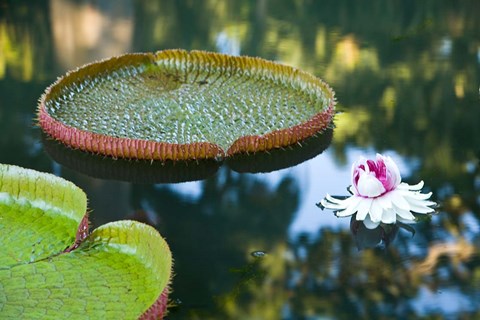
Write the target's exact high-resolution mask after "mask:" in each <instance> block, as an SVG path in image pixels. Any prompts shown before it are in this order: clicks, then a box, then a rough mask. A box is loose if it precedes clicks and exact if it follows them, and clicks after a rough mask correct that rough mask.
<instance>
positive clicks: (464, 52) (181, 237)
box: [0, 0, 480, 319]
mask: <svg viewBox="0 0 480 320" xmlns="http://www.w3.org/2000/svg"><path fill="white" fill-rule="evenodd" d="M124 2H125V4H126V6H124V8H127V10H123V11H122V12H120V13H118V11H115V8H114V7H113V6H111V7H110V6H108V5H106V4H105V3H103V2H102V1H98V2H88V1H63V2H59V1H54V0H52V1H39V2H35V4H34V5H32V4H31V3H30V2H28V1H20V2H14V1H4V2H2V3H1V4H0V35H1V36H0V48H1V50H0V97H1V106H0V161H1V162H7V163H13V164H18V165H22V166H28V167H33V168H36V169H41V170H48V169H49V168H50V166H51V162H50V160H49V159H48V158H47V157H46V155H45V154H44V153H43V151H42V150H41V148H39V145H38V144H37V142H38V141H39V135H38V134H39V131H38V130H35V129H33V128H32V122H33V121H32V119H33V117H34V115H33V112H34V110H35V105H36V100H37V99H38V97H39V96H40V94H41V92H42V91H43V89H44V88H45V86H46V85H48V84H49V83H51V82H52V81H53V80H54V79H55V77H56V76H57V75H60V74H63V73H64V72H65V71H66V70H67V69H72V68H74V67H76V66H79V65H81V64H83V63H85V62H88V61H92V60H95V59H99V58H101V57H106V56H111V55H115V54H119V53H122V52H123V51H155V50H158V49H164V48H183V49H205V50H213V51H215V50H218V49H219V48H224V49H225V48H229V46H228V45H226V46H225V47H222V46H219V43H218V42H219V41H218V39H219V34H223V35H226V39H227V44H235V43H237V44H238V46H239V48H240V52H241V53H242V54H247V55H258V56H261V57H263V58H266V59H274V60H275V59H276V60H280V61H282V62H284V63H287V64H291V65H294V66H296V67H300V68H302V69H305V70H306V71H309V72H311V73H314V74H316V75H317V76H319V77H321V78H323V79H325V80H326V81H327V82H329V83H330V84H331V85H332V86H333V88H334V89H335V91H336V93H337V98H338V100H339V107H340V108H341V109H342V111H343V112H344V113H342V114H340V115H339V116H338V117H337V123H336V125H337V128H336V130H335V132H334V141H333V144H332V146H331V148H332V151H333V154H334V155H335V157H336V160H337V162H338V163H345V161H346V155H347V151H348V150H350V149H351V148H352V147H353V148H360V149H373V150H375V151H384V150H394V151H396V152H397V153H399V154H400V155H401V156H403V157H405V158H406V159H407V160H409V161H411V164H412V165H411V169H412V176H411V177H409V179H411V180H412V181H418V180H420V179H423V180H425V181H426V182H428V183H427V184H428V186H429V187H430V188H431V189H432V190H433V191H434V192H435V194H436V195H437V197H438V199H437V200H438V201H439V202H442V203H443V208H442V209H441V212H440V214H439V216H438V217H437V218H436V219H434V220H432V221H425V222H422V223H421V224H419V225H417V226H416V234H415V236H414V238H413V239H412V238H411V235H410V234H409V233H408V232H407V233H405V232H404V233H402V232H399V235H398V237H397V239H395V241H394V242H393V243H392V244H391V245H390V247H389V248H388V249H386V250H383V251H382V250H378V249H368V250H364V251H360V252H358V250H357V249H356V247H355V243H354V241H353V240H352V238H351V236H350V235H349V233H348V232H347V231H341V230H340V231H339V230H328V229H322V230H321V236H319V237H318V238H315V239H311V240H309V241H306V242H301V241H300V240H298V241H293V243H288V239H287V236H286V232H287V228H288V225H289V223H290V222H291V220H292V219H293V217H294V214H295V210H296V208H297V205H298V203H299V201H300V199H301V195H302V189H301V188H300V187H299V185H298V181H299V180H300V178H299V177H289V178H286V179H285V180H284V181H283V183H282V184H281V186H282V187H278V188H277V189H273V190H269V189H268V188H267V187H266V186H265V185H264V183H262V180H261V176H258V177H257V176H250V175H245V176H236V175H232V174H230V173H225V172H224V170H226V169H224V170H222V171H221V172H220V174H219V175H217V176H216V177H213V178H210V179H208V180H206V181H205V182H204V183H202V185H201V187H202V193H201V194H202V196H201V197H200V198H199V199H198V200H196V201H189V200H188V198H187V199H183V198H182V197H181V196H180V195H179V194H178V193H176V192H175V191H174V189H169V188H162V189H159V190H158V189H155V188H153V187H152V186H138V185H127V184H114V186H115V187H117V188H118V189H121V190H123V191H124V192H125V193H126V194H127V195H129V197H130V198H131V199H128V196H127V197H126V199H127V200H128V201H127V202H129V203H130V206H132V207H135V208H137V207H140V204H141V202H142V201H146V200H148V201H150V202H151V203H152V207H153V211H154V212H156V214H157V218H159V220H160V222H159V229H162V233H164V234H166V235H167V240H168V241H169V243H170V245H171V247H172V251H173V254H174V257H175V261H176V264H175V273H176V275H177V276H176V278H175V279H174V282H173V290H174V291H173V294H172V295H173V296H174V297H177V298H179V299H180V300H182V301H183V304H181V305H180V306H179V307H177V308H176V309H174V310H172V313H171V318H172V319H184V318H189V319H225V318H231V319H248V318H250V319H252V318H255V317H256V318H262V319H281V317H282V314H283V315H284V318H286V319H298V318H302V317H304V318H305V317H308V316H312V317H313V316H325V317H331V318H338V319H343V318H345V319H346V318H351V317H352V315H357V316H358V317H359V318H364V319H372V318H380V317H382V318H384V319H395V318H405V317H409V318H425V317H427V316H428V315H430V318H434V317H435V315H437V316H438V318H440V317H442V316H446V314H442V311H441V309H439V310H438V311H435V310H434V309H429V308H430V307H431V308H435V307H438V302H435V301H438V300H435V299H436V298H438V297H441V292H452V291H451V290H456V291H453V292H454V294H451V293H450V295H449V297H450V298H452V299H454V300H450V301H457V300H455V299H458V297H460V296H463V297H464V299H466V301H467V302H468V303H467V304H464V305H463V307H464V309H463V312H457V313H454V314H452V315H451V316H452V317H455V318H460V317H463V318H464V319H475V318H478V317H479V316H480V315H479V314H478V311H475V310H478V309H479V307H480V306H479V305H478V296H479V288H480V259H479V255H478V249H477V248H478V246H479V245H480V243H479V241H480V240H479V237H478V228H477V229H476V228H475V226H478V224H479V218H480V206H479V201H478V199H479V197H480V183H479V181H480V169H479V159H480V149H479V146H480V123H479V121H480V120H479V119H480V114H479V113H480V108H479V107H478V106H479V103H480V101H479V95H478V86H479V82H480V67H479V60H478V54H479V53H478V52H479V50H480V49H479V48H480V33H479V30H480V20H479V19H478V12H480V7H479V6H480V2H478V1H475V0H461V1H455V2H452V1H446V0H445V1H439V0H427V1H421V2H418V1H417V2H412V1H407V2H401V3H400V2H394V1H382V0H375V1H366V0H362V1H347V0H343V1H333V0H328V1H308V0H305V1H293V0H292V1H283V2H282V3H281V4H277V3H273V2H269V1H266V0H259V1H253V0H251V1H241V2H240V1H238V2H233V1H232V2H229V1H225V2H224V1H214V0H209V1H203V2H199V1H175V2H173V1H156V2H152V1H134V2H130V1H124ZM60 6H61V9H62V10H59V8H60ZM117 10H118V9H117ZM116 12H117V13H116ZM87 27H88V28H87ZM58 30H72V33H71V34H70V35H68V34H67V35H64V36H62V35H59V34H58V32H59V31H58ZM80 31H82V32H85V31H89V32H90V33H88V34H87V36H82V37H80V36H79V33H80ZM98 35H100V36H98ZM82 39H84V40H85V39H86V40H88V41H82ZM106 39H108V41H107V40H106ZM223 39H225V36H224V37H223ZM233 47H234V46H233ZM347 170H348V169H347ZM64 173H65V174H69V175H71V177H69V178H70V179H71V180H73V181H75V182H76V183H77V181H80V183H79V185H82V188H84V189H85V190H86V191H87V193H89V194H92V193H94V190H97V189H96V188H97V186H98V185H99V184H101V183H100V182H99V181H98V180H94V179H87V178H85V177H84V176H82V175H79V174H76V173H73V172H70V171H67V170H64ZM326 183H328V182H326ZM111 185H112V184H108V186H111ZM112 189H113V188H112ZM118 189H114V190H118ZM104 192H105V193H104V194H101V195H99V196H98V198H103V199H105V198H109V199H111V200H109V201H110V202H101V200H99V199H97V200H95V199H92V202H91V203H90V205H91V207H92V208H93V209H94V210H96V212H95V214H96V215H97V216H99V221H98V223H101V222H103V221H101V220H102V218H100V217H101V215H102V214H103V215H104V218H103V219H104V220H105V219H118V214H117V213H112V212H110V211H111V209H110V211H108V209H104V208H103V207H102V206H101V204H104V205H105V206H106V207H112V206H113V205H114V204H115V203H116V202H118V196H117V197H115V194H113V193H114V192H113V191H110V192H108V191H104ZM321 196H322V195H319V199H320V197H321ZM232 199H234V200H232ZM105 203H106V204H105ZM122 203H123V202H122ZM312 206H314V204H313V203H312ZM118 212H121V211H118ZM115 214H116V215H117V216H114V215H115ZM467 218H468V219H467ZM302 248H303V249H302ZM412 248H413V249H415V250H413V251H412ZM253 250H266V251H267V253H268V254H267V256H266V257H264V258H262V259H261V260H259V261H258V262H256V261H252V259H253V258H252V257H251V256H250V255H249V254H250V252H251V251H253ZM305 250H306V251H305ZM303 251H305V252H306V253H307V254H306V255H302V254H299V252H303ZM235 270H237V271H238V270H240V271H242V272H232V271H235ZM423 288H429V290H431V292H433V295H432V300H431V301H430V303H429V304H426V303H425V304H424V305H423V306H424V307H425V308H424V309H418V308H417V309H416V308H415V301H419V299H417V297H418V295H419V292H423V291H422V290H424V289H423ZM449 290H450V291H449ZM287 306H288V307H287ZM289 314H290V317H288V315H289Z"/></svg>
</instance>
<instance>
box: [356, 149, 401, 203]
mask: <svg viewBox="0 0 480 320" xmlns="http://www.w3.org/2000/svg"><path fill="white" fill-rule="evenodd" d="M399 183H400V174H399V173H398V168H397V166H396V164H395V163H394V162H393V161H391V160H390V158H384V157H383V156H377V159H376V161H374V160H366V161H364V162H363V163H361V164H358V165H357V167H356V168H355V169H354V172H353V184H354V186H355V189H356V191H357V192H358V194H359V195H361V196H364V197H379V196H382V195H384V194H385V193H387V192H389V191H392V190H394V189H395V188H396V187H397V185H398V184H399ZM382 186H383V188H382Z"/></svg>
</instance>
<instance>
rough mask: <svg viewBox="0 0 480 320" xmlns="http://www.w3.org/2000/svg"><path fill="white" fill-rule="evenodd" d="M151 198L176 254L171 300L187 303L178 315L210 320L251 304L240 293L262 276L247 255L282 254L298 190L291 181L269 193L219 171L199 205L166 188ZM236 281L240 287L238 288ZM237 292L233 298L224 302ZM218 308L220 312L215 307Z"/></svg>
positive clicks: (244, 177) (247, 180)
mask: <svg viewBox="0 0 480 320" xmlns="http://www.w3.org/2000/svg"><path fill="white" fill-rule="evenodd" d="M142 195H143V196H145V192H142ZM148 197H149V201H150V202H151V203H152V205H153V206H155V208H156V211H158V212H159V213H160V219H161V221H162V225H163V226H164V228H165V229H164V230H163V229H162V232H163V233H164V235H165V237H166V238H167V239H168V241H169V245H170V248H171V250H172V252H174V258H175V260H176V263H175V273H176V274H177V276H176V277H175V279H174V281H173V296H174V297H178V298H180V299H181V300H182V302H183V306H181V307H180V308H179V309H178V310H177V313H180V314H179V315H178V316H179V317H180V318H181V313H182V312H189V319H196V318H195V317H198V319H210V318H209V317H211V316H212V315H216V316H218V318H221V314H222V312H226V313H228V312H229V311H228V310H229V309H231V308H236V306H235V304H238V303H240V302H241V304H239V306H243V305H244V304H248V303H249V301H251V299H250V296H249V295H247V296H245V295H244V293H242V289H243V288H244V287H245V286H247V287H250V286H251V285H252V284H253V283H257V281H258V280H261V279H262V278H263V277H261V276H257V275H256V274H255V270H257V265H256V264H252V265H250V266H248V259H247V258H249V257H250V256H249V255H248V253H249V252H252V251H254V250H259V249H260V250H265V251H266V252H267V255H268V256H270V253H271V252H276V251H277V250H278V248H277V246H279V245H280V244H279V243H282V242H283V240H282V239H283V237H284V234H285V232H286V230H287V227H288V224H289V222H290V220H291V217H292V214H293V212H294V211H295V209H296V208H297V205H298V198H297V197H298V187H297V186H296V184H295V182H294V180H292V179H291V178H289V177H287V178H284V179H283V180H282V181H281V182H280V183H279V184H278V186H277V187H276V188H275V189H270V188H269V187H268V186H267V185H266V184H265V183H264V182H261V181H260V180H257V179H251V178H250V177H249V176H247V175H238V174H235V173H233V172H231V171H229V170H227V169H226V168H221V169H220V172H219V176H217V178H211V179H208V180H206V181H205V183H204V185H203V192H202V195H201V197H200V198H199V199H198V200H197V201H196V202H195V203H185V202H184V201H182V200H181V199H180V198H178V196H177V195H176V194H174V193H171V192H170V191H169V190H168V189H160V191H155V193H154V194H152V195H151V196H148ZM165 203H167V204H168V206H165V205H164V204H165ZM272 255H274V254H272ZM250 258H251V257H250ZM245 266H246V267H245ZM277 267H278V268H280V270H279V272H280V274H279V275H278V276H279V277H278V278H277V279H276V280H275V281H277V282H279V285H281V281H282V280H281V279H282V277H281V273H282V272H283V268H281V266H280V265H278V266H277ZM193 270H194V271H193ZM237 280H238V281H240V284H237V285H235V283H236V282H237ZM245 281H246V282H245ZM234 287H236V288H237V289H234V290H233V292H232V293H231V296H230V297H224V294H225V293H226V292H228V291H229V290H230V288H234ZM236 292H237V293H236ZM239 292H240V293H239ZM215 297H218V299H217V300H215ZM247 297H249V298H248V299H247ZM265 303H268V301H265ZM218 304H219V305H221V306H222V307H221V308H217V307H215V308H214V306H215V305H218ZM185 308H188V310H185ZM223 308H225V309H223ZM270 308H271V307H270ZM212 310H213V311H212ZM211 312H213V314H211ZM173 315H175V311H173V313H172V316H173ZM216 319H217V318H216Z"/></svg>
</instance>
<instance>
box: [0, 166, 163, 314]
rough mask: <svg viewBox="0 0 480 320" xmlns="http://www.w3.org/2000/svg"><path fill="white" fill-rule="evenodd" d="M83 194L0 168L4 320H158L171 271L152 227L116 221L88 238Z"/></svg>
mask: <svg viewBox="0 0 480 320" xmlns="http://www.w3.org/2000/svg"><path fill="white" fill-rule="evenodd" d="M86 209H87V199H86V196H85V194H84V193H83V191H82V190H81V189H79V188H78V187H76V186H75V185H74V184H72V183H71V182H68V181H66V180H64V179H61V178H59V177H56V176H53V175H51V174H46V173H40V172H37V171H34V170H29V169H24V168H20V167H16V166H10V165H3V164H0V247H1V248H2V249H1V250H0V318H1V319H39V318H40V319H43V318H49V319H69V318H75V319H76V318H82V319H161V318H162V317H163V315H164V313H165V311H166V303H167V298H168V283H169V281H170V274H171V268H172V257H171V253H170V250H169V248H168V246H167V244H166V242H165V241H164V240H163V238H162V237H161V236H160V234H159V233H158V232H157V231H156V230H155V229H154V228H152V227H150V226H148V225H145V224H142V223H139V222H135V221H117V222H113V223H109V224H106V225H103V226H101V227H99V228H97V229H95V230H94V231H93V232H92V233H90V234H89V233H88V218H87V216H86V213H85V212H86Z"/></svg>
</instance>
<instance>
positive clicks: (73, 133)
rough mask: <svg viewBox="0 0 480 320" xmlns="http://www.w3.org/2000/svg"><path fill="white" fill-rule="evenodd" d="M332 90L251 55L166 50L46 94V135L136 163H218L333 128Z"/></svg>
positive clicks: (83, 75)
mask: <svg viewBox="0 0 480 320" xmlns="http://www.w3.org/2000/svg"><path fill="white" fill-rule="evenodd" d="M334 105H335V100H334V96H333V91H332V90H331V89H330V88H329V87H328V86H327V85H326V84H325V83H324V82H323V81H321V80H320V79H318V78H316V77H314V76H312V75H310V74H308V73H306V72H303V71H300V70H298V69H295V68H292V67H289V66H285V65H281V64H278V63H274V62H270V61H266V60H263V59H259V58H251V57H234V56H228V55H223V54H217V53H209V52H201V51H191V52H188V51H184V50H166V51H159V52H157V53H143V54H127V55H124V56H121V57H115V58H111V59H108V60H104V61H101V62H97V63H93V64H89V65H86V66H84V67H82V68H80V69H78V70H75V71H73V72H71V73H69V74H67V75H66V76H64V77H62V78H60V79H59V80H58V81H57V82H56V83H54V84H53V85H52V86H51V87H49V88H48V89H47V91H46V92H45V94H44V95H43V96H42V98H41V101H40V106H39V111H38V115H39V123H40V126H41V127H42V128H43V130H44V131H45V132H47V133H48V134H49V135H50V136H52V137H54V138H55V139H57V140H60V141H62V142H64V143H65V144H67V145H69V146H72V147H74V148H79V149H82V150H87V151H91V152H95V153H100V154H105V155H110V156H113V157H124V158H141V159H161V160H166V159H172V160H185V159H199V158H218V157H224V156H229V155H232V154H235V153H240V152H255V151H263V150H269V149H274V148H280V147H284V146H287V145H291V144H293V143H296V142H298V141H300V140H303V139H305V138H307V137H310V136H312V135H314V134H315V133H317V132H320V131H323V130H324V129H325V128H327V126H328V125H329V124H330V123H331V120H332V117H333V114H334Z"/></svg>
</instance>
